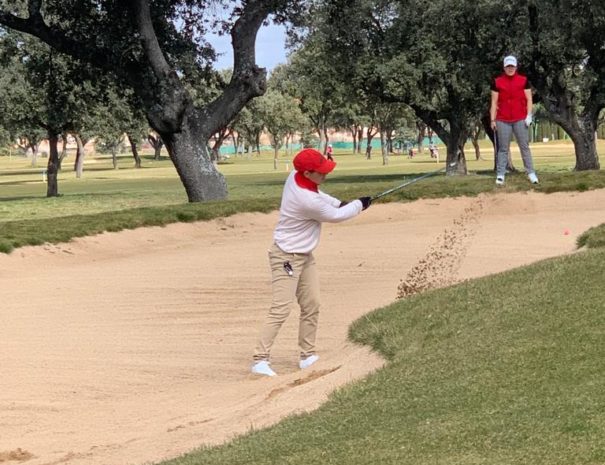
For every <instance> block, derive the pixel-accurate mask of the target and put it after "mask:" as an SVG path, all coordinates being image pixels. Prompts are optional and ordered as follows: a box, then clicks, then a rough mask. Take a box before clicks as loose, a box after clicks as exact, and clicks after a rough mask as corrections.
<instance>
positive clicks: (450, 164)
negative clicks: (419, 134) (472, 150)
mask: <svg viewBox="0 0 605 465" xmlns="http://www.w3.org/2000/svg"><path fill="white" fill-rule="evenodd" d="M433 124H434V125H435V126H434V127H433V130H434V131H435V132H436V133H437V135H438V136H439V138H440V139H441V140H442V141H443V142H444V143H445V146H446V149H447V157H446V159H445V172H446V174H447V175H448V176H454V175H466V174H468V171H467V167H466V157H465V155H464V143H465V142H466V138H467V133H466V131H464V130H463V129H462V127H461V126H462V125H460V126H459V125H458V124H459V123H458V121H455V122H452V121H449V126H450V129H449V131H446V130H445V129H444V128H443V126H441V125H440V124H439V122H438V121H435V122H433Z"/></svg>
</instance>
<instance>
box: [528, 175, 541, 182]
mask: <svg viewBox="0 0 605 465" xmlns="http://www.w3.org/2000/svg"><path fill="white" fill-rule="evenodd" d="M527 177H528V178H529V182H531V183H532V184H538V182H539V181H538V176H536V173H529V174H528V175H527Z"/></svg>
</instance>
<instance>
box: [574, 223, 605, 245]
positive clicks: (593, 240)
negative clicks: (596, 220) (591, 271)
mask: <svg viewBox="0 0 605 465" xmlns="http://www.w3.org/2000/svg"><path fill="white" fill-rule="evenodd" d="M578 247H588V248H589V249H594V248H597V247H605V224H602V225H600V226H595V227H594V228H590V229H589V230H588V231H586V232H585V233H583V234H581V235H580V237H578Z"/></svg>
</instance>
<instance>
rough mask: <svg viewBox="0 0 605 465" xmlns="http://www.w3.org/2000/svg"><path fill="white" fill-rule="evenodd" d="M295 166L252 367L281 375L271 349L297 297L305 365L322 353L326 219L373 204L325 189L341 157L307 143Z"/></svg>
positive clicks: (333, 220) (352, 213)
mask: <svg viewBox="0 0 605 465" xmlns="http://www.w3.org/2000/svg"><path fill="white" fill-rule="evenodd" d="M292 164H293V165H294V170H295V171H293V172H292V173H290V175H289V176H288V179H287V180H286V183H285V185H284V191H283V194H282V200H281V206H280V209H279V220H278V222H277V226H276V227H275V231H274V233H273V245H272V246H271V248H270V249H269V264H270V266H271V285H272V289H273V300H272V303H271V308H270V310H269V314H268V315H267V318H266V320H265V323H264V325H263V327H262V329H261V333H260V337H259V340H258V343H257V345H256V349H255V350H254V357H253V358H254V364H253V365H252V373H256V374H259V375H265V376H275V375H276V373H275V372H274V371H273V369H272V368H271V366H270V363H269V355H270V352H271V347H272V346H273V342H274V341H275V338H276V337H277V334H278V332H279V330H280V328H281V326H282V324H283V323H284V321H286V318H288V315H289V314H290V310H291V306H292V304H293V303H294V300H295V299H296V301H297V302H298V304H299V306H300V323H299V328H298V345H299V346H300V360H299V367H300V368H301V369H304V368H308V367H310V366H311V365H313V364H314V363H315V362H316V361H317V360H318V359H319V356H318V355H317V354H316V353H315V335H316V333H317V322H318V317H319V306H320V302H319V274H318V271H317V268H316V266H315V258H314V257H313V250H314V249H315V248H316V247H317V245H318V243H319V236H320V232H321V223H323V222H324V221H327V222H329V223H339V222H341V221H344V220H348V219H349V218H353V217H354V216H357V215H358V214H359V213H361V211H362V210H365V209H366V208H368V207H369V206H370V203H371V198H370V197H361V198H360V199H358V200H353V201H352V202H349V203H347V202H341V201H340V200H338V199H336V198H334V197H331V196H330V195H328V194H325V193H324V192H322V191H320V190H319V185H320V184H322V183H323V182H324V181H325V179H326V176H327V175H328V173H330V172H331V171H332V170H333V169H334V167H335V166H336V163H335V162H334V161H332V160H328V159H326V158H325V157H324V156H323V155H322V154H321V153H319V152H318V151H317V150H315V149H310V148H307V149H303V150H301V151H300V152H299V153H298V154H297V155H296V156H295V157H294V160H292Z"/></svg>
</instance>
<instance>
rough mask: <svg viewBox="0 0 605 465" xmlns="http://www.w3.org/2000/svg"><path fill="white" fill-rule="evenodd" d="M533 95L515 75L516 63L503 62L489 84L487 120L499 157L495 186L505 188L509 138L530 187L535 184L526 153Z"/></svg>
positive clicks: (512, 59)
mask: <svg viewBox="0 0 605 465" xmlns="http://www.w3.org/2000/svg"><path fill="white" fill-rule="evenodd" d="M532 106H533V101H532V95H531V86H530V84H529V81H528V79H527V77H525V76H523V75H522V74H519V73H518V72H517V59H516V58H515V57H514V56H512V55H509V56H507V57H506V58H504V72H503V73H502V74H501V75H500V76H498V77H497V78H495V79H494V81H493V83H492V100H491V106H490V117H491V124H492V129H493V130H494V131H495V132H496V138H497V139H496V140H497V141H498V143H497V144H496V145H497V147H498V154H497V157H496V184H497V185H502V184H504V176H505V175H506V165H507V163H508V154H509V151H510V142H511V139H512V135H513V134H514V135H515V138H516V139H517V144H518V145H519V150H521V157H522V158H523V166H524V167H525V172H526V173H527V177H528V178H529V181H530V182H531V183H532V184H538V176H536V172H535V170H534V165H533V161H532V156H531V151H530V149H529V126H530V124H531V123H532Z"/></svg>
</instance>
